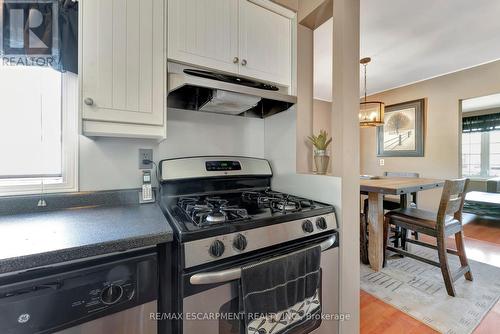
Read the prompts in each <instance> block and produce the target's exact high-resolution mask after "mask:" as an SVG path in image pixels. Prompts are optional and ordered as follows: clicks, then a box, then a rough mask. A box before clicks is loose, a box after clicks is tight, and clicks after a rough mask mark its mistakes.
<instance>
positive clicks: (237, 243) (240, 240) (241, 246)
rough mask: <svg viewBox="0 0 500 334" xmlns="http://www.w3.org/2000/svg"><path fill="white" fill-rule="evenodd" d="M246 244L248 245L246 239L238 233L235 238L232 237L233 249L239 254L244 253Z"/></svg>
mask: <svg viewBox="0 0 500 334" xmlns="http://www.w3.org/2000/svg"><path fill="white" fill-rule="evenodd" d="M247 244H248V242H247V238H246V237H245V236H244V235H243V234H241V233H240V234H238V235H236V237H234V240H233V247H234V248H235V249H236V250H239V251H240V252H241V251H244V250H245V248H247Z"/></svg>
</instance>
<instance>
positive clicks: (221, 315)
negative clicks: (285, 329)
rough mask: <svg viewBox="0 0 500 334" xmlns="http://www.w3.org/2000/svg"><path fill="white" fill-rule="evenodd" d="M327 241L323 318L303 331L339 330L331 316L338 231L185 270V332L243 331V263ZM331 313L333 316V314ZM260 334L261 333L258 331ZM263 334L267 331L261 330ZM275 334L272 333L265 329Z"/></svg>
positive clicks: (335, 310) (334, 307)
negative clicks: (241, 298) (261, 252)
mask: <svg viewBox="0 0 500 334" xmlns="http://www.w3.org/2000/svg"><path fill="white" fill-rule="evenodd" d="M313 244H322V248H323V245H326V246H325V247H324V249H323V251H322V254H321V272H322V279H321V282H322V283H321V284H322V286H321V288H320V291H321V305H322V314H323V316H322V319H321V321H320V322H319V323H320V325H319V327H316V328H315V329H313V330H309V331H307V332H304V333H314V334H336V333H338V322H337V321H335V320H331V319H332V318H334V316H333V315H336V314H338V312H339V311H338V299H339V293H338V235H337V232H335V234H328V235H323V236H321V237H318V238H314V239H309V240H307V241H306V242H303V243H301V244H297V243H295V245H293V246H284V247H280V248H279V249H275V250H273V251H272V252H266V253H267V254H262V255H260V256H259V255H254V256H252V257H251V258H248V257H246V258H243V259H241V260H239V261H233V262H231V263H226V264H223V265H220V266H217V268H211V269H204V270H198V271H196V270H195V271H192V272H189V273H185V275H184V278H183V280H184V298H183V321H182V325H181V326H182V329H183V333H184V334H200V333H203V334H241V333H244V331H243V322H242V317H241V316H240V314H239V280H238V277H239V274H240V272H241V271H240V268H241V266H243V265H245V264H249V263H252V262H256V261H260V260H261V259H262V258H263V257H266V258H268V257H274V256H282V255H286V254H287V253H291V252H293V251H296V250H299V249H301V248H307V247H310V246H311V245H313ZM330 315H332V316H330ZM256 334H260V333H256ZM262 334H264V333H262ZM265 334H273V333H265Z"/></svg>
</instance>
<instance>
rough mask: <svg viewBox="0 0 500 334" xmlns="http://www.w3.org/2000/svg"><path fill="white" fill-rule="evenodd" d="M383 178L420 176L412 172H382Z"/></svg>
mask: <svg viewBox="0 0 500 334" xmlns="http://www.w3.org/2000/svg"><path fill="white" fill-rule="evenodd" d="M384 176H388V177H420V174H418V173H412V172H384Z"/></svg>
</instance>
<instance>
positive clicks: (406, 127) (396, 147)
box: [377, 99, 425, 157]
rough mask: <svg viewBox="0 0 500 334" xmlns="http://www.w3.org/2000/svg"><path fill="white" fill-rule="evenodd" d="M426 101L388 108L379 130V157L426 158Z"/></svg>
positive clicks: (405, 103)
mask: <svg viewBox="0 0 500 334" xmlns="http://www.w3.org/2000/svg"><path fill="white" fill-rule="evenodd" d="M424 125H425V99H420V100H415V101H409V102H404V103H398V104H394V105H391V106H387V107H386V108H385V112H384V125H383V126H379V127H378V128H377V156H379V157H423V156H424Z"/></svg>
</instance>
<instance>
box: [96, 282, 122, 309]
mask: <svg viewBox="0 0 500 334" xmlns="http://www.w3.org/2000/svg"><path fill="white" fill-rule="evenodd" d="M122 295H123V288H122V287H121V286H119V285H114V284H111V285H109V286H107V287H105V288H104V289H102V291H101V301H102V302H103V303H104V304H106V305H111V304H114V303H116V302H118V301H119V300H120V298H122Z"/></svg>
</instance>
